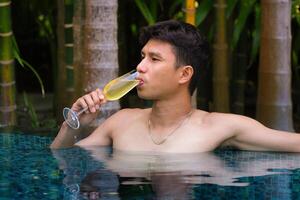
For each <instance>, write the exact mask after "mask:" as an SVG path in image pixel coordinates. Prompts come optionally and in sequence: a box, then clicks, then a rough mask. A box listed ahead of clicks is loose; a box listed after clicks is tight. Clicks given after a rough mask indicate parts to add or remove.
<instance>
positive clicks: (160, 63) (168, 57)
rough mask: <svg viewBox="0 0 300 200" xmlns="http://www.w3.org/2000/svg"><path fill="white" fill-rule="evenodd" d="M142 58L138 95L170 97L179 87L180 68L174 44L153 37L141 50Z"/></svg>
mask: <svg viewBox="0 0 300 200" xmlns="http://www.w3.org/2000/svg"><path fill="white" fill-rule="evenodd" d="M141 55H142V60H141V62H140V63H139V65H138V66H137V70H138V72H139V73H140V75H139V77H138V78H140V79H141V80H142V83H141V84H140V85H139V86H138V87H137V90H138V95H139V96H140V97H141V98H144V99H151V100H158V99H163V98H168V97H170V95H172V94H174V92H176V90H177V87H178V77H179V73H178V69H176V67H175V65H176V57H175V54H174V49H173V48H172V46H171V45H170V44H169V43H167V42H163V41H160V40H154V39H151V40H149V41H148V42H147V44H146V45H145V46H144V47H143V49H142V51H141Z"/></svg>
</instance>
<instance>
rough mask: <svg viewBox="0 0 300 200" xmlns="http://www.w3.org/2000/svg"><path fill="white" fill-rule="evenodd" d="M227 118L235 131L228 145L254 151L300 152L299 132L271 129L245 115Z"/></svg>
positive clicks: (231, 128) (227, 142)
mask: <svg viewBox="0 0 300 200" xmlns="http://www.w3.org/2000/svg"><path fill="white" fill-rule="evenodd" d="M227 120H228V122H230V125H229V126H231V127H230V128H229V129H230V130H233V132H234V134H233V137H231V138H230V139H229V140H228V141H226V144H228V145H231V146H234V147H237V148H238V149H242V150H252V151H283V152H300V135H299V134H295V133H290V132H286V131H278V130H274V129H270V128H268V127H265V126H264V125H262V124H261V123H259V122H258V121H256V120H254V119H251V118H248V117H245V116H239V115H228V119H227ZM227 120H226V121H227Z"/></svg>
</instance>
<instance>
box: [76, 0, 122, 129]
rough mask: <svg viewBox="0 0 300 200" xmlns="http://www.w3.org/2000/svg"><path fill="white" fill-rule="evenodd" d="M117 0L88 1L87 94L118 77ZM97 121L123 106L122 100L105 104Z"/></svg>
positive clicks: (85, 37)
mask: <svg viewBox="0 0 300 200" xmlns="http://www.w3.org/2000/svg"><path fill="white" fill-rule="evenodd" d="M117 10H118V1H117V0H110V1H106V0H86V1H85V12H84V14H85V18H84V29H83V49H81V53H82V67H83V74H84V76H83V78H82V80H81V84H82V86H83V91H84V93H86V92H90V91H92V90H95V89H96V88H103V87H104V86H105V84H106V83H108V82H109V81H110V80H112V79H113V78H115V77H117V76H118V68H119V64H118V42H117V28H118V23H117ZM101 109H102V112H101V116H100V118H99V120H98V123H99V122H101V121H102V120H104V119H105V118H107V117H109V116H110V115H111V114H113V113H114V112H116V111H117V110H119V109H120V105H119V101H114V102H109V103H107V104H106V105H105V106H103V107H102V108H101Z"/></svg>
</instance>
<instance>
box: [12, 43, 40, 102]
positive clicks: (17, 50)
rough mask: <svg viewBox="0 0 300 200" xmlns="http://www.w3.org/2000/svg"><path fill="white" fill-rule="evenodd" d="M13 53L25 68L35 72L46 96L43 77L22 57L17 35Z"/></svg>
mask: <svg viewBox="0 0 300 200" xmlns="http://www.w3.org/2000/svg"><path fill="white" fill-rule="evenodd" d="M13 55H14V58H15V59H16V60H17V61H18V62H19V63H20V65H21V66H22V67H24V68H25V67H28V68H29V69H30V70H31V71H32V72H33V73H34V75H35V77H36V78H37V79H38V81H39V84H40V87H41V92H42V95H43V96H45V88H44V84H43V81H42V79H41V77H40V76H39V74H38V73H37V71H36V70H35V69H34V67H32V66H31V65H30V64H29V63H28V62H27V61H25V60H24V59H22V58H21V56H20V50H19V47H18V44H17V42H16V39H15V37H13Z"/></svg>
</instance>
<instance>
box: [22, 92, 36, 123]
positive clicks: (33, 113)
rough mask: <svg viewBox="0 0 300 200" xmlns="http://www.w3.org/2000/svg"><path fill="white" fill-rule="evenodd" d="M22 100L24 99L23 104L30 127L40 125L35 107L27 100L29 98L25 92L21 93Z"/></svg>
mask: <svg viewBox="0 0 300 200" xmlns="http://www.w3.org/2000/svg"><path fill="white" fill-rule="evenodd" d="M23 100H24V105H25V107H26V109H27V111H28V114H29V117H30V121H31V126H32V128H38V127H39V126H40V122H39V120H38V117H37V114H36V111H35V108H34V106H33V105H32V103H31V101H30V100H29V98H28V96H27V94H26V93H25V92H24V93H23Z"/></svg>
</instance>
